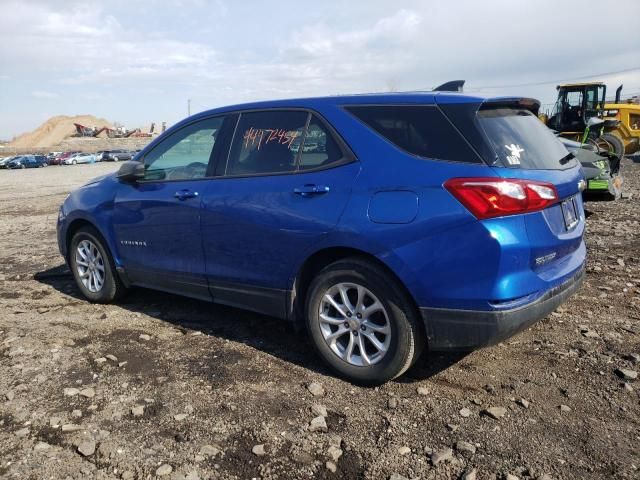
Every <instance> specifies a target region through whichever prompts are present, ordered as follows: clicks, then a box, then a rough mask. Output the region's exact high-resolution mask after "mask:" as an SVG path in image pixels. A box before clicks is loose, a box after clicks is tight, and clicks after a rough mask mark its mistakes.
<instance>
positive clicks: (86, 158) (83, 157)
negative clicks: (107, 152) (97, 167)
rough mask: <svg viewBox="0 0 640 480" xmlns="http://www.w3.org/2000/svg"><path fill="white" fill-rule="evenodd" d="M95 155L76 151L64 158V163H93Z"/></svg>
mask: <svg viewBox="0 0 640 480" xmlns="http://www.w3.org/2000/svg"><path fill="white" fill-rule="evenodd" d="M95 161H96V156H95V155H94V154H93V153H76V154H75V155H71V156H70V157H69V158H65V159H64V164H65V165H75V164H76V163H95Z"/></svg>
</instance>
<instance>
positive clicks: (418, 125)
mask: <svg viewBox="0 0 640 480" xmlns="http://www.w3.org/2000/svg"><path fill="white" fill-rule="evenodd" d="M538 108H539V103H538V102H537V101H535V100H531V99H526V98H513V97H499V98H491V97H479V96H471V95H463V94H458V93H456V94H450V93H443V92H441V93H435V92H425V93H411V94H409V93H404V94H399V93H394V94H386V95H384V94H383V95H355V96H339V97H328V98H315V99H297V100H280V101H272V102H262V103H253V104H248V105H240V106H234V107H226V108H221V109H217V110H211V111H208V112H202V113H200V114H198V115H196V116H193V117H190V118H188V119H186V120H184V121H182V122H180V123H179V124H177V125H175V126H174V127H172V128H171V129H169V130H167V131H166V132H165V133H164V134H162V135H160V136H159V137H158V138H157V139H155V140H154V141H153V142H152V143H151V144H149V145H148V146H147V147H146V148H145V149H144V150H143V151H142V152H141V154H140V155H138V157H137V158H138V159H139V161H131V162H125V163H123V164H122V166H121V167H120V169H119V171H118V172H116V173H113V174H110V175H106V176H104V177H101V178H99V179H96V180H93V181H91V182H90V183H89V184H87V185H86V186H84V187H81V188H79V189H77V190H75V191H74V192H72V193H71V194H70V195H69V197H67V199H66V200H65V201H64V203H63V204H62V206H61V208H60V212H59V215H58V227H57V231H58V244H59V248H60V252H61V253H62V255H63V256H64V258H65V259H66V261H67V262H68V264H69V267H70V270H71V272H72V273H73V275H74V277H75V281H76V283H77V286H78V288H79V290H80V291H81V292H82V294H83V295H84V296H85V297H86V298H87V299H88V300H90V301H93V302H98V303H107V302H111V301H113V300H115V299H117V298H118V297H120V296H121V295H122V294H124V293H125V290H126V289H127V288H128V287H129V286H132V285H137V286H144V287H147V288H155V289H158V290H164V291H170V292H173V293H181V294H184V295H187V296H192V297H195V298H199V299H204V300H208V301H213V302H217V303H221V304H226V305H232V306H235V307H241V308H246V309H249V310H253V311H258V312H261V313H264V314H268V315H272V316H276V317H281V318H286V319H288V320H290V321H292V322H299V324H300V325H301V326H304V327H306V331H307V332H308V333H309V336H310V338H311V341H312V343H313V344H314V346H315V348H316V350H317V352H318V354H319V355H320V356H321V357H322V358H323V359H324V360H325V361H326V362H327V364H329V365H330V366H331V367H332V368H333V369H335V370H336V371H337V372H339V373H340V374H341V375H344V376H346V377H348V378H350V379H352V380H355V381H358V382H364V383H380V382H384V381H387V380H389V379H392V378H394V377H397V376H398V375H401V374H402V373H403V372H405V371H406V370H407V369H408V368H409V367H410V366H411V365H412V364H413V363H414V362H415V361H416V360H417V358H418V357H419V356H420V353H421V352H422V351H423V350H424V348H429V349H430V350H448V349H464V350H471V349H475V348H479V347H484V346H488V345H493V344H495V343H497V342H500V341H503V340H504V339H506V338H508V337H510V336H512V335H514V334H516V333H517V332H519V331H521V330H523V329H525V328H527V327H529V326H530V325H532V324H533V323H535V322H536V321H537V320H540V319H541V318H543V317H545V316H547V315H548V314H549V313H551V312H552V311H553V310H555V309H556V308H557V307H558V305H560V304H561V303H563V302H564V301H565V300H566V299H567V298H568V297H569V296H570V295H571V294H572V293H573V292H575V291H576V290H577V289H578V288H579V286H580V285H581V283H582V280H583V277H584V264H585V258H586V247H585V243H584V241H583V233H584V229H585V215H584V210H583V205H582V198H581V195H580V192H581V189H582V188H583V187H584V183H585V182H584V179H583V176H582V171H581V168H580V164H579V162H577V161H576V160H575V158H574V157H573V155H571V154H569V152H567V150H566V149H565V148H564V147H563V145H562V144H561V143H560V142H559V141H558V139H556V138H555V137H554V135H553V134H552V132H551V131H550V130H549V129H548V128H546V127H545V126H544V125H543V124H542V123H541V122H540V121H539V120H538V119H537V117H536V116H535V115H534V114H533V112H534V111H537V109H538ZM307 138H308V139H309V140H310V142H311V143H314V144H316V145H320V144H323V145H325V147H324V150H325V151H324V152H320V148H316V147H314V149H313V151H306V150H305V148H304V145H305V142H306V140H307ZM296 143H300V144H301V147H298V148H297V149H296V150H297V152H296V153H294V152H293V149H292V147H293V146H294V145H296Z"/></svg>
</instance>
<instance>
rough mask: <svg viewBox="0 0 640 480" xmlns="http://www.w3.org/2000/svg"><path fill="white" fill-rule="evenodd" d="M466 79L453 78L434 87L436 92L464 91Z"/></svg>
mask: <svg viewBox="0 0 640 480" xmlns="http://www.w3.org/2000/svg"><path fill="white" fill-rule="evenodd" d="M464 82H465V80H451V81H450V82H446V83H443V84H442V85H440V86H438V87H436V88H434V89H433V91H434V92H462V87H463V86H464Z"/></svg>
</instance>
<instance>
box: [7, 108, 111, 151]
mask: <svg viewBox="0 0 640 480" xmlns="http://www.w3.org/2000/svg"><path fill="white" fill-rule="evenodd" d="M74 123H79V124H80V125H85V126H87V127H110V128H111V127H112V125H111V123H110V122H108V121H107V120H105V119H103V118H97V117H94V116H93V115H76V116H73V117H69V116H66V115H59V116H57V117H52V118H50V119H49V120H47V121H46V122H44V123H43V124H42V125H40V126H39V127H38V128H36V129H35V130H34V131H32V132H29V133H23V134H22V135H19V136H18V137H16V138H14V139H13V140H12V141H11V142H10V143H9V147H14V148H49V147H53V146H54V145H57V144H59V143H60V142H61V141H62V140H64V139H65V138H67V137H69V136H71V135H73V134H74V133H75V132H76V127H75V126H74V125H73V124H74Z"/></svg>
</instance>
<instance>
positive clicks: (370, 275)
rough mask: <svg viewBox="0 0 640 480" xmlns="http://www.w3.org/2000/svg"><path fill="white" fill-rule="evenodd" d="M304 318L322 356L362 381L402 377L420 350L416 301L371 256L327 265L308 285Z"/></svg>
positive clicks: (379, 380) (376, 381)
mask: <svg viewBox="0 0 640 480" xmlns="http://www.w3.org/2000/svg"><path fill="white" fill-rule="evenodd" d="M305 319H306V324H307V329H308V331H309V334H310V336H311V339H312V341H313V343H314V344H315V346H316V349H317V351H318V352H319V353H320V356H321V357H322V358H323V359H324V360H325V361H326V362H327V363H328V364H329V366H331V367H332V368H333V369H334V370H336V371H337V372H338V373H339V374H341V375H343V376H345V377H348V378H349V379H350V380H353V381H355V382H358V383H365V384H380V383H384V382H386V381H388V380H391V379H393V378H395V377H398V376H399V375H402V374H403V373H404V372H405V371H406V370H407V369H408V368H409V367H410V366H411V365H412V363H413V362H414V361H415V360H416V359H417V357H418V356H419V354H420V352H421V351H422V345H423V343H422V342H423V341H424V339H423V335H422V330H421V328H420V325H419V322H418V315H417V312H416V309H415V307H414V305H413V302H412V301H411V299H410V298H408V295H407V294H406V293H405V292H404V289H403V288H402V286H401V285H400V284H399V283H398V282H397V280H396V279H395V278H393V277H392V276H391V275H390V274H388V273H387V272H386V271H385V270H384V269H383V268H381V267H379V266H378V265H376V264H375V263H373V262H370V261H367V260H363V259H359V258H350V259H345V260H340V261H338V262H335V263H332V264H331V265H329V266H327V267H326V268H325V269H323V270H322V271H321V272H320V273H319V274H318V276H317V277H316V278H315V279H314V280H313V282H312V283H311V286H310V288H309V292H308V296H307V302H306V315H305Z"/></svg>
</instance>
